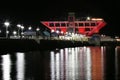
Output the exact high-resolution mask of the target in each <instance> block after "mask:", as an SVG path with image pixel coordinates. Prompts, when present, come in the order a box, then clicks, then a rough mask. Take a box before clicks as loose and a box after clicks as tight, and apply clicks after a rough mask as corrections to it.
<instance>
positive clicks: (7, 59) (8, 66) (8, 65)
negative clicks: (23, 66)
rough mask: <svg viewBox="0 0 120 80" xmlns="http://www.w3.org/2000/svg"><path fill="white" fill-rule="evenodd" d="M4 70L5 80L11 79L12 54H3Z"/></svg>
mask: <svg viewBox="0 0 120 80" xmlns="http://www.w3.org/2000/svg"><path fill="white" fill-rule="evenodd" d="M1 57H2V70H3V71H2V72H3V80H11V78H10V73H11V60H10V55H9V54H7V55H2V56H1Z"/></svg>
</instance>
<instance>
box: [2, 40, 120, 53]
mask: <svg viewBox="0 0 120 80" xmlns="http://www.w3.org/2000/svg"><path fill="white" fill-rule="evenodd" d="M81 46H120V42H118V41H102V42H99V43H98V42H97V43H96V42H94V43H90V42H89V41H83V42H82V41H72V40H46V39H40V40H35V39H0V51H2V50H4V51H35V50H51V49H56V48H69V47H81Z"/></svg>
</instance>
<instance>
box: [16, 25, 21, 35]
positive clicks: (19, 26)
mask: <svg viewBox="0 0 120 80" xmlns="http://www.w3.org/2000/svg"><path fill="white" fill-rule="evenodd" d="M17 27H18V37H20V28H21V25H20V24H17Z"/></svg>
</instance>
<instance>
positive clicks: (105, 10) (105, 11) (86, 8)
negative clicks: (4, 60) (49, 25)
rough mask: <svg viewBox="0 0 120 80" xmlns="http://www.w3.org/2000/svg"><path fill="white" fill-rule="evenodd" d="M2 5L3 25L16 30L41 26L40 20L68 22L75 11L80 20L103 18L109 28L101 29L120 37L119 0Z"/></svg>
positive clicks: (47, 1) (8, 3)
mask: <svg viewBox="0 0 120 80" xmlns="http://www.w3.org/2000/svg"><path fill="white" fill-rule="evenodd" d="M5 3H6V2H3V3H0V4H1V5H0V25H1V27H2V25H3V23H4V21H5V20H8V21H10V22H11V24H12V25H13V27H15V25H16V24H18V23H20V24H23V25H25V26H33V27H38V26H39V27H41V26H42V25H41V24H40V21H47V20H65V19H66V18H67V16H68V12H75V14H76V16H78V17H86V16H91V17H100V18H103V19H104V20H105V21H106V22H107V25H106V26H105V27H104V28H102V29H101V30H100V33H103V34H106V35H120V31H119V24H118V23H119V22H118V21H119V20H118V19H119V18H118V17H119V10H120V6H119V4H118V1H116V0H113V1H111V0H109V1H107V0H88V1H87V0H54V1H53V0H44V1H43V0H40V1H36V2H35V1H30V0H29V1H28V2H27V1H26V2H25V1H18V0H16V2H7V3H6V5H4V4H5Z"/></svg>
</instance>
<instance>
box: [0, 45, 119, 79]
mask: <svg viewBox="0 0 120 80" xmlns="http://www.w3.org/2000/svg"><path fill="white" fill-rule="evenodd" d="M111 79H112V80H120V47H119V46H117V47H115V46H101V47H92V46H91V47H75V48H65V49H57V50H55V51H42V52H41V51H36V52H27V53H21V52H15V53H10V54H5V55H0V80H111Z"/></svg>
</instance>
